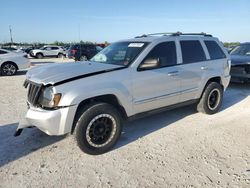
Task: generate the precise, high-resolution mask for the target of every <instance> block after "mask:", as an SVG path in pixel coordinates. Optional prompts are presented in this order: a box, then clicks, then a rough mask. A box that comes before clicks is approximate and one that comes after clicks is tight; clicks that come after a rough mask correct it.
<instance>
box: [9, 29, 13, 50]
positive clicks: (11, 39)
mask: <svg viewBox="0 0 250 188" xmlns="http://www.w3.org/2000/svg"><path fill="white" fill-rule="evenodd" d="M9 29H10V41H11V44H12V45H13V38H12V30H11V25H9Z"/></svg>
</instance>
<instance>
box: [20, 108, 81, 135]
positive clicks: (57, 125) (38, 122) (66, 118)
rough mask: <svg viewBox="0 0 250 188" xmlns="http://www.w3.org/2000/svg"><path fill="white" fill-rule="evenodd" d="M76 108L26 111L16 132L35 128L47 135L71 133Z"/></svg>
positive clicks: (32, 109)
mask: <svg viewBox="0 0 250 188" xmlns="http://www.w3.org/2000/svg"><path fill="white" fill-rule="evenodd" d="M76 108H77V107H76V106H70V107H65V108H60V109H57V110H42V109H37V108H31V109H28V111H27V113H26V116H25V119H24V120H23V122H22V123H19V125H18V128H17V131H18V130H22V129H23V128H26V127H31V126H35V127H37V128H38V129H40V130H41V131H43V132H45V133H46V134H48V135H64V134H67V133H69V132H71V128H72V124H73V120H74V117H75V112H76Z"/></svg>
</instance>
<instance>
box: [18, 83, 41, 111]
mask: <svg viewBox="0 0 250 188" xmlns="http://www.w3.org/2000/svg"><path fill="white" fill-rule="evenodd" d="M23 85H24V87H25V88H27V87H28V102H29V103H30V104H31V105H33V106H36V105H37V101H38V99H39V95H40V92H41V89H42V84H37V83H34V82H31V81H29V80H25V82H24V84H23Z"/></svg>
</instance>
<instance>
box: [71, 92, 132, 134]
mask: <svg viewBox="0 0 250 188" xmlns="http://www.w3.org/2000/svg"><path fill="white" fill-rule="evenodd" d="M99 102H100V103H101V102H103V103H108V104H111V105H113V106H114V107H115V108H116V109H117V110H118V111H119V112H120V114H121V117H122V118H123V119H127V118H128V116H127V113H126V110H125V108H124V107H123V106H122V105H121V103H120V102H119V99H118V98H117V97H116V96H115V95H114V94H105V95H100V96H96V97H91V98H88V99H85V100H83V101H81V102H80V103H79V105H78V106H77V109H76V112H75V116H74V120H73V124H72V128H71V134H72V133H73V132H74V130H75V125H76V121H77V119H78V118H79V117H78V116H79V115H80V114H79V112H81V110H82V111H84V110H86V109H87V108H88V107H89V106H90V105H91V104H94V103H99Z"/></svg>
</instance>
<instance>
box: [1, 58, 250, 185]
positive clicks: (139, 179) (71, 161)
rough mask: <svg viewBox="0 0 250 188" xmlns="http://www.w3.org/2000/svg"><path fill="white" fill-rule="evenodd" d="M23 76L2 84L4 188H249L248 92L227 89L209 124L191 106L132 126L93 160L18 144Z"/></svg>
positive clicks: (29, 132) (49, 144) (66, 141)
mask: <svg viewBox="0 0 250 188" xmlns="http://www.w3.org/2000/svg"><path fill="white" fill-rule="evenodd" d="M56 61H60V60H58V59H57V60H56ZM64 61H67V60H64ZM32 62H33V65H36V66H38V65H42V64H47V63H46V62H49V63H53V62H55V59H44V60H42V61H41V60H35V61H34V60H32ZM25 73H26V72H25V71H22V72H19V73H18V75H16V76H13V77H0V88H1V92H0V187H4V188H5V187H250V97H249V95H250V85H247V84H244V85H243V84H232V85H230V87H229V88H228V90H227V91H226V93H225V97H224V102H223V108H222V109H221V111H220V112H219V113H218V114H215V115H212V116H208V115H204V114H200V113H197V112H196V111H195V110H194V107H192V106H191V107H190V106H189V107H184V108H180V109H176V110H172V111H167V112H164V113H161V114H157V115H154V116H150V117H146V118H143V119H140V120H136V121H134V122H127V123H125V125H124V131H123V134H122V136H121V138H120V140H119V142H118V144H117V145H116V147H115V148H114V149H113V150H112V151H110V152H108V153H106V154H103V155H100V156H90V155H86V154H84V153H82V152H81V151H80V150H79V149H78V147H77V146H76V145H75V142H74V139H73V138H72V136H62V137H51V136H47V135H46V134H44V133H43V132H41V131H39V130H38V129H36V128H33V129H26V130H24V131H23V133H22V134H21V136H19V137H17V138H14V137H13V133H14V131H15V129H16V127H17V124H18V122H19V120H20V119H21V118H23V117H24V115H25V112H26V102H25V101H26V90H25V89H24V88H23V87H22V84H23V81H24V79H25Z"/></svg>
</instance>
